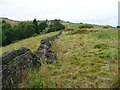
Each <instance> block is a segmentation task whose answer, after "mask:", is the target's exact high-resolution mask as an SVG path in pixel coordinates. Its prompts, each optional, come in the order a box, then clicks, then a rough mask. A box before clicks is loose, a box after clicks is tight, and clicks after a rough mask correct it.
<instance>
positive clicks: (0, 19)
mask: <svg viewBox="0 0 120 90" xmlns="http://www.w3.org/2000/svg"><path fill="white" fill-rule="evenodd" d="M2 20H4V21H6V22H7V23H10V24H11V25H16V24H17V23H18V21H15V20H11V19H8V18H1V17H0V21H2Z"/></svg>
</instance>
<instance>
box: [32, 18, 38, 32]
mask: <svg viewBox="0 0 120 90" xmlns="http://www.w3.org/2000/svg"><path fill="white" fill-rule="evenodd" d="M33 24H34V26H35V27H34V29H35V33H37V34H39V29H38V22H37V20H36V19H34V20H33Z"/></svg>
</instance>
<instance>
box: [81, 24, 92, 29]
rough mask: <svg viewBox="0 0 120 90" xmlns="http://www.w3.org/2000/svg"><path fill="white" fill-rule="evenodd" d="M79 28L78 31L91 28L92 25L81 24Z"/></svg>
mask: <svg viewBox="0 0 120 90" xmlns="http://www.w3.org/2000/svg"><path fill="white" fill-rule="evenodd" d="M79 28H80V29H82V28H93V25H91V24H81V25H80V26H79Z"/></svg>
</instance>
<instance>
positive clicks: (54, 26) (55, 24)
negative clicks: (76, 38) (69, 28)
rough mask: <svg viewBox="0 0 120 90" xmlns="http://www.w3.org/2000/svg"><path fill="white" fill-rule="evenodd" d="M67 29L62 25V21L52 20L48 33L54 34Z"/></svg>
mask: <svg viewBox="0 0 120 90" xmlns="http://www.w3.org/2000/svg"><path fill="white" fill-rule="evenodd" d="M62 29H65V26H64V25H63V24H61V23H60V20H57V19H55V20H52V21H51V24H50V28H49V29H48V32H54V31H59V30H62Z"/></svg>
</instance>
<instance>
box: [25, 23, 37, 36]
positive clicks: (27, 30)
mask: <svg viewBox="0 0 120 90" xmlns="http://www.w3.org/2000/svg"><path fill="white" fill-rule="evenodd" d="M33 34H35V28H34V25H33V24H27V25H26V26H25V27H24V29H23V36H24V38H28V37H30V36H32V35H33Z"/></svg>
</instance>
